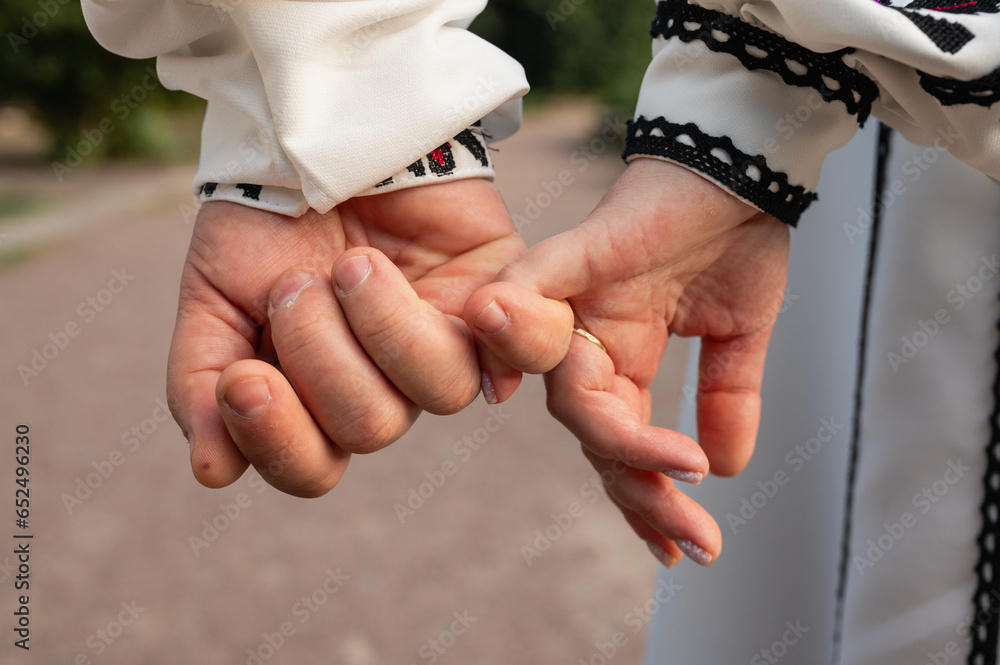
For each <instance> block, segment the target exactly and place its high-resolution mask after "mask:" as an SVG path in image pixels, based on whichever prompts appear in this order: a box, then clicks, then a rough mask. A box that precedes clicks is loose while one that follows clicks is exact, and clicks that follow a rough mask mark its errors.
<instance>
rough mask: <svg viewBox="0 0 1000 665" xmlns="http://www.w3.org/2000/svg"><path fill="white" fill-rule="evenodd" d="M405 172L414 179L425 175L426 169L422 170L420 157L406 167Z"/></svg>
mask: <svg viewBox="0 0 1000 665" xmlns="http://www.w3.org/2000/svg"><path fill="white" fill-rule="evenodd" d="M406 170H407V171H409V172H410V173H412V174H413V176H414V177H415V178H420V177H422V176H425V175H427V169H425V168H424V160H423V158H422V157H421V158H420V159H418V160H417V161H415V162H413V163H412V164H410V165H409V166H407V167H406Z"/></svg>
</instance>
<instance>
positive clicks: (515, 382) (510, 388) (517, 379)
mask: <svg viewBox="0 0 1000 665" xmlns="http://www.w3.org/2000/svg"><path fill="white" fill-rule="evenodd" d="M476 353H477V354H478V356H479V367H480V368H481V369H482V393H483V398H484V399H485V400H486V402H487V403H488V404H500V403H501V402H505V401H507V400H508V399H510V396H511V395H513V394H514V391H516V390H517V387H518V386H519V385H521V372H520V371H518V370H516V369H513V368H512V367H511V366H510V365H508V364H507V363H505V362H504V361H502V360H501V359H500V358H499V357H497V355H496V354H495V353H493V351H491V350H490V348H489V347H488V346H486V345H485V344H483V343H482V342H481V341H479V340H478V339H477V340H476Z"/></svg>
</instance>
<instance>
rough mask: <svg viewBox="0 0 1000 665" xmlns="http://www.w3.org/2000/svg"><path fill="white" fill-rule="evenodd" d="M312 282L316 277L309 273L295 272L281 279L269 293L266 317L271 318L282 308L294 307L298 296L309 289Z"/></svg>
mask: <svg viewBox="0 0 1000 665" xmlns="http://www.w3.org/2000/svg"><path fill="white" fill-rule="evenodd" d="M314 281H316V275H314V274H312V273H310V272H302V271H297V272H293V273H291V274H290V275H285V276H284V277H282V278H281V279H280V280H278V283H277V284H275V285H274V289H272V291H271V302H269V303H268V304H267V315H268V316H271V315H272V314H274V312H275V311H276V310H279V309H281V308H282V307H291V306H292V305H294V304H295V301H296V299H297V298H298V297H299V294H300V293H302V292H303V291H305V290H306V289H307V288H309V286H310V285H312V283H313V282H314Z"/></svg>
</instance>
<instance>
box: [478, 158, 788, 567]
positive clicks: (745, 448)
mask: <svg viewBox="0 0 1000 665" xmlns="http://www.w3.org/2000/svg"><path fill="white" fill-rule="evenodd" d="M787 253H788V229H787V228H786V227H785V226H784V225H783V224H781V223H780V222H778V221H777V220H775V219H773V218H770V217H768V216H766V215H764V214H762V213H759V212H757V211H755V210H753V209H752V208H750V207H749V206H747V205H746V204H744V203H742V202H740V201H739V200H737V199H735V198H733V197H731V196H729V195H728V194H726V193H725V192H722V191H721V190H719V189H718V188H716V187H714V186H713V185H711V184H710V183H708V182H707V181H705V180H703V179H701V178H700V177H699V176H697V175H694V174H692V173H690V172H689V171H687V170H685V169H682V168H680V167H677V166H674V165H672V164H668V163H664V162H659V161H656V160H648V159H643V160H638V161H636V162H634V163H633V164H632V165H630V166H629V168H628V169H627V170H626V172H625V174H624V175H623V176H622V177H621V178H620V179H619V180H618V182H617V183H616V184H615V186H614V187H613V188H612V190H611V191H610V192H609V193H608V195H607V196H606V197H605V198H604V200H603V201H602V202H601V203H600V205H598V207H597V208H596V209H595V210H594V212H593V213H592V214H591V215H590V217H588V219H587V220H586V221H584V222H583V223H581V224H580V225H579V226H578V227H576V228H574V229H572V230H570V231H568V232H566V233H564V234H561V235H559V236H556V237H554V238H550V239H548V240H546V241H544V242H542V243H540V244H539V245H537V246H535V247H533V248H531V249H530V250H528V252H526V253H525V254H524V255H523V256H522V257H521V258H520V259H518V261H516V262H515V263H514V264H512V265H511V266H508V267H506V268H505V269H504V270H503V271H501V273H500V274H499V275H498V278H497V281H496V282H495V283H493V284H491V285H489V286H487V287H485V288H483V289H481V290H479V291H477V292H476V293H475V294H473V295H472V297H471V298H470V300H469V303H468V304H467V305H466V310H465V316H466V321H469V322H474V321H478V320H479V318H478V317H479V316H480V314H479V312H482V311H485V309H484V308H485V307H486V306H487V305H488V304H489V303H490V302H494V303H497V304H498V305H500V306H501V307H502V308H504V309H505V310H506V311H507V312H508V316H509V318H510V320H511V321H512V322H514V323H513V324H512V325H510V326H508V327H507V328H506V329H504V330H502V331H499V332H496V333H494V334H492V335H491V334H489V332H490V331H486V330H483V329H480V330H479V331H478V333H479V335H480V339H482V340H483V341H484V342H485V343H487V344H489V345H490V347H491V349H492V350H493V351H494V352H496V353H497V354H498V355H499V356H500V357H502V358H503V359H504V360H505V361H507V362H508V363H509V364H511V365H512V366H513V367H517V368H519V369H522V370H524V371H546V372H548V373H547V374H546V377H545V381H546V387H547V392H548V401H549V408H550V410H551V411H552V413H553V415H555V416H556V417H557V418H558V419H559V420H561V421H562V422H563V423H564V424H565V425H566V426H567V427H568V428H569V429H570V430H571V431H573V433H574V434H576V435H577V437H578V438H579V439H580V441H581V443H582V444H583V447H584V453H585V454H586V455H587V457H588V459H590V461H591V462H592V463H593V464H594V466H595V467H596V468H597V469H598V470H599V471H601V472H602V477H604V476H607V474H606V472H611V475H609V476H607V477H609V478H614V479H615V480H614V481H613V482H612V484H611V485H610V486H609V488H608V492H609V494H610V495H611V497H612V498H613V499H614V500H615V502H616V503H617V504H618V505H619V506H620V507H622V509H623V512H624V513H625V515H626V518H627V519H628V520H629V523H630V524H631V525H632V526H633V528H634V529H635V530H636V531H637V533H638V534H639V535H640V536H641V537H642V538H643V539H644V540H646V541H647V542H649V543H650V544H651V545H652V546H654V548H659V551H661V552H666V553H667V555H666V558H668V559H670V560H676V556H678V552H679V551H678V549H677V547H675V546H674V545H673V544H671V541H673V542H674V543H686V545H685V547H687V549H686V550H685V552H686V553H688V554H689V555H691V554H692V553H693V555H694V556H695V558H697V559H699V560H700V561H702V562H703V563H707V562H708V561H710V560H711V559H712V557H713V556H715V554H716V553H717V552H718V549H719V542H720V537H721V536H720V533H719V530H718V526H717V525H716V524H714V522H713V521H712V519H711V517H710V516H708V515H707V513H705V511H704V510H702V509H701V508H700V507H699V506H697V505H696V504H694V502H692V501H690V500H689V499H687V497H684V495H683V494H681V493H679V492H676V491H675V488H674V486H673V484H672V481H671V480H669V479H667V478H665V477H664V476H663V475H662V474H661V473H659V472H663V473H666V474H668V475H669V476H670V478H673V479H679V480H686V481H688V482H697V481H698V480H699V479H700V478H701V477H702V476H703V475H704V473H705V472H706V471H707V470H709V469H711V470H712V471H713V472H715V473H719V474H723V475H730V474H733V473H736V472H737V471H739V470H740V469H741V468H742V467H743V466H744V465H745V464H746V462H747V461H748V459H749V456H750V453H751V452H752V450H753V445H754V440H755V438H756V430H757V424H758V421H759V416H760V381H761V377H762V374H763V362H764V354H765V351H766V348H767V342H768V338H769V336H770V332H771V328H772V327H773V324H774V320H775V317H776V316H777V313H778V309H779V308H780V303H781V300H782V296H783V294H784V283H785V273H786V266H787ZM540 296H541V297H540ZM564 303H568V305H569V306H568V307H567V306H566V305H565V304H564ZM574 319H575V320H576V323H575V324H574V323H572V322H573V320H574ZM572 325H577V326H580V327H583V328H584V329H586V330H588V331H589V332H590V333H592V334H593V335H595V336H596V337H597V338H598V339H599V340H601V341H602V342H603V345H604V346H605V347H606V350H607V353H606V354H605V353H601V352H600V351H599V350H598V349H597V347H596V346H595V345H593V344H589V343H587V342H586V341H584V340H583V337H580V336H577V335H571V334H570V329H571V327H572ZM540 328H541V329H545V328H547V329H549V330H552V331H554V332H552V333H550V334H549V335H547V336H544V337H543V336H540V335H538V334H537V333H536V332H535V331H536V330H537V329H540ZM484 333H487V334H484ZM671 334H676V335H682V336H694V337H700V338H701V340H702V346H701V356H700V371H699V376H700V379H699V382H698V433H699V438H700V444H701V445H700V446H699V445H698V444H696V443H695V442H694V441H692V440H691V439H689V438H688V437H686V436H684V435H682V434H680V433H677V432H671V431H669V430H664V429H660V428H655V427H650V421H651V413H650V405H651V398H650V393H649V386H650V384H651V383H652V381H653V378H654V376H655V373H656V369H657V366H658V364H659V361H660V358H661V357H662V355H663V352H664V350H665V349H666V345H667V343H668V339H669V336H670V335H671ZM549 370H551V371H549ZM623 464H624V466H621V465H623ZM688 541H693V542H697V543H700V544H701V545H700V547H702V548H703V550H705V551H703V552H701V553H699V552H698V551H697V550H696V549H692V548H691V547H688V545H690V543H689V542H688ZM682 549H683V548H682ZM661 558H663V557H661Z"/></svg>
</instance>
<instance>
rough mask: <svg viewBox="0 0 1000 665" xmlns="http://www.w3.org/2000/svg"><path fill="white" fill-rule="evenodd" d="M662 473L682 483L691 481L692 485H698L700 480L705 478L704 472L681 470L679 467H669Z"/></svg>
mask: <svg viewBox="0 0 1000 665" xmlns="http://www.w3.org/2000/svg"><path fill="white" fill-rule="evenodd" d="M663 475H665V476H667V477H668V478H673V479H674V480H679V481H681V482H682V483H691V484H692V485H699V484H701V481H703V480H705V474H703V473H698V472H697V471H681V470H680V469H671V470H669V471H664V472H663Z"/></svg>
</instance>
